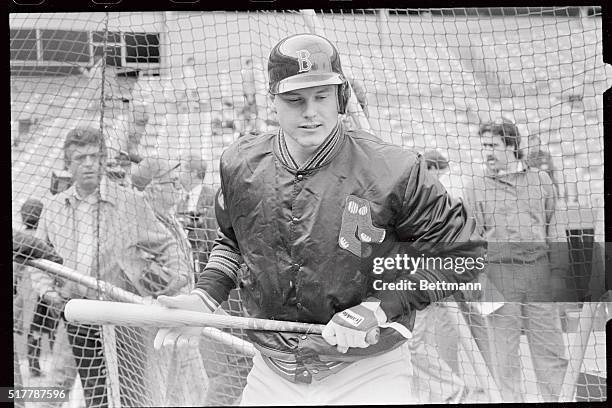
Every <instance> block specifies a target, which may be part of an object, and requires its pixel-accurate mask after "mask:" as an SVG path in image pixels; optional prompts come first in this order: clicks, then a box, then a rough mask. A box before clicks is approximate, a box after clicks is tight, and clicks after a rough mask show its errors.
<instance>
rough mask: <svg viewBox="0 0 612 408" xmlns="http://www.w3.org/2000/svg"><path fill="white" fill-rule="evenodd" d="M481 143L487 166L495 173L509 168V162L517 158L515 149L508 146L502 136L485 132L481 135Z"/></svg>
mask: <svg viewBox="0 0 612 408" xmlns="http://www.w3.org/2000/svg"><path fill="white" fill-rule="evenodd" d="M481 144H482V154H483V157H484V160H485V163H486V165H487V168H488V169H489V170H490V171H492V172H494V173H497V172H498V171H500V170H507V169H508V164H509V163H511V162H512V161H514V160H515V158H514V149H513V148H512V146H506V145H505V144H504V141H503V140H502V138H501V136H498V135H495V136H494V135H493V134H492V133H491V132H485V133H483V134H482V136H481Z"/></svg>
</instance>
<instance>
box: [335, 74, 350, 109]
mask: <svg viewBox="0 0 612 408" xmlns="http://www.w3.org/2000/svg"><path fill="white" fill-rule="evenodd" d="M350 97H351V87H350V86H349V83H348V81H346V80H345V81H344V82H342V84H340V85H338V113H341V114H345V113H346V106H347V105H348V100H349V98H350Z"/></svg>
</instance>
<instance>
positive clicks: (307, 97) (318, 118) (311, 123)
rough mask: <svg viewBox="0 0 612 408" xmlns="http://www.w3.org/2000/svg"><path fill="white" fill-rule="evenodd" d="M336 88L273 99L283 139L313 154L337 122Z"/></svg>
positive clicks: (320, 87)
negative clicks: (284, 137) (283, 133)
mask: <svg viewBox="0 0 612 408" xmlns="http://www.w3.org/2000/svg"><path fill="white" fill-rule="evenodd" d="M336 93H337V86H336V85H322V86H315V87H312V88H305V89H297V90H295V91H290V92H285V93H282V94H278V95H276V97H275V98H274V106H275V107H276V113H277V118H278V122H279V124H280V127H281V128H282V129H283V131H284V132H285V136H286V137H287V138H289V139H291V140H292V141H293V142H295V143H296V144H297V145H299V146H300V147H301V148H303V149H304V150H305V151H310V152H312V151H314V150H316V148H317V147H319V145H320V144H321V143H322V142H323V141H324V140H325V138H326V137H327V136H328V135H329V134H330V133H331V131H332V129H333V128H334V127H335V126H336V123H337V122H338V106H337V95H336Z"/></svg>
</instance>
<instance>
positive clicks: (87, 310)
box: [64, 299, 323, 334]
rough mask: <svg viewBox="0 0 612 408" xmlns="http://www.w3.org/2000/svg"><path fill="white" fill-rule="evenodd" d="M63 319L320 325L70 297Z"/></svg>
mask: <svg viewBox="0 0 612 408" xmlns="http://www.w3.org/2000/svg"><path fill="white" fill-rule="evenodd" d="M64 316H65V317H66V320H68V321H71V322H80V323H89V324H112V325H120V326H134V327H150V326H154V327H181V326H201V327H205V326H211V327H223V328H232V329H248V330H271V331H288V332H297V333H311V334H321V332H322V330H323V325H319V324H309V323H299V322H287V321H278V320H265V319H253V318H245V317H235V316H223V315H215V314H210V313H202V312H194V311H190V310H182V309H168V308H165V307H162V306H157V305H138V304H131V303H121V302H106V301H101V300H88V299H72V300H70V301H68V303H66V307H65V309H64Z"/></svg>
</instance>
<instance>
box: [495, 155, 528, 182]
mask: <svg viewBox="0 0 612 408" xmlns="http://www.w3.org/2000/svg"><path fill="white" fill-rule="evenodd" d="M525 172H527V168H526V166H525V165H524V164H523V162H522V161H519V162H518V163H517V164H516V167H515V168H514V169H512V170H510V171H503V172H499V173H497V174H492V173H489V174H487V176H488V177H489V178H491V179H493V180H496V181H499V182H500V183H504V184H508V185H510V186H514V185H515V184H516V180H517V177H518V176H519V175H521V174H524V173H525Z"/></svg>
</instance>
